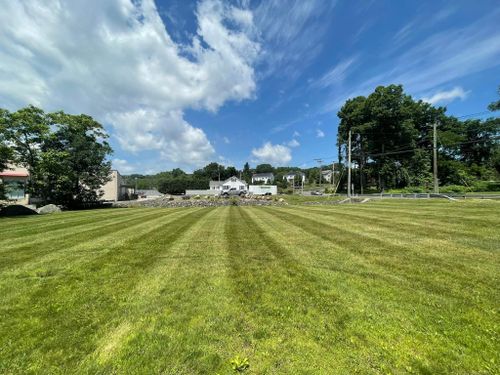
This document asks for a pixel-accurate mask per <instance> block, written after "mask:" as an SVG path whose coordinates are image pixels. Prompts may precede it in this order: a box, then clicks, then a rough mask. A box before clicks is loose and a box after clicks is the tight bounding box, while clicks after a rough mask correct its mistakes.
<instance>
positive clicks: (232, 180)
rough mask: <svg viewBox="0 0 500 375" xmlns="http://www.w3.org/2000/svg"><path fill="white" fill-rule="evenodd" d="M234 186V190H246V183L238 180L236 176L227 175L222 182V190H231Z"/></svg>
mask: <svg viewBox="0 0 500 375" xmlns="http://www.w3.org/2000/svg"><path fill="white" fill-rule="evenodd" d="M233 188H235V189H236V190H248V187H247V183H246V182H245V181H243V180H240V179H239V178H238V177H236V176H233V177H229V178H228V179H227V180H226V181H224V182H223V183H222V191H226V190H231V189H233Z"/></svg>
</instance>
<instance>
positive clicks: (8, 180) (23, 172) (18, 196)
mask: <svg viewBox="0 0 500 375" xmlns="http://www.w3.org/2000/svg"><path fill="white" fill-rule="evenodd" d="M29 176H30V174H29V172H28V170H27V169H26V168H23V167H18V166H14V165H12V166H10V167H9V169H7V170H4V171H1V172H0V183H2V184H3V185H4V188H5V193H6V196H7V199H8V200H10V201H15V202H16V203H18V204H29V200H30V196H29V194H28V193H27V191H26V188H27V185H28V179H29Z"/></svg>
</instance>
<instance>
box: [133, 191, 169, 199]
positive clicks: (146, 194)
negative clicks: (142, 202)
mask: <svg viewBox="0 0 500 375" xmlns="http://www.w3.org/2000/svg"><path fill="white" fill-rule="evenodd" d="M161 196H163V194H162V193H160V192H159V191H158V190H155V189H149V190H138V191H137V197H138V198H139V199H154V198H159V197H161Z"/></svg>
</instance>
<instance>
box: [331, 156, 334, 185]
mask: <svg viewBox="0 0 500 375" xmlns="http://www.w3.org/2000/svg"><path fill="white" fill-rule="evenodd" d="M331 182H332V187H334V186H335V161H333V162H332V181H331Z"/></svg>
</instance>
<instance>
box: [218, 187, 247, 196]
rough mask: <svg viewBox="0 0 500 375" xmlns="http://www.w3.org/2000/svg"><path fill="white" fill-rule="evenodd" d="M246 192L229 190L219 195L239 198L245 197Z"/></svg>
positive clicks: (234, 189)
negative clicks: (237, 196)
mask: <svg viewBox="0 0 500 375" xmlns="http://www.w3.org/2000/svg"><path fill="white" fill-rule="evenodd" d="M246 193H247V191H246V190H238V189H236V188H231V189H229V190H224V191H223V192H222V193H221V195H222V196H223V197H229V196H235V195H239V196H240V197H242V196H243V195H246Z"/></svg>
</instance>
